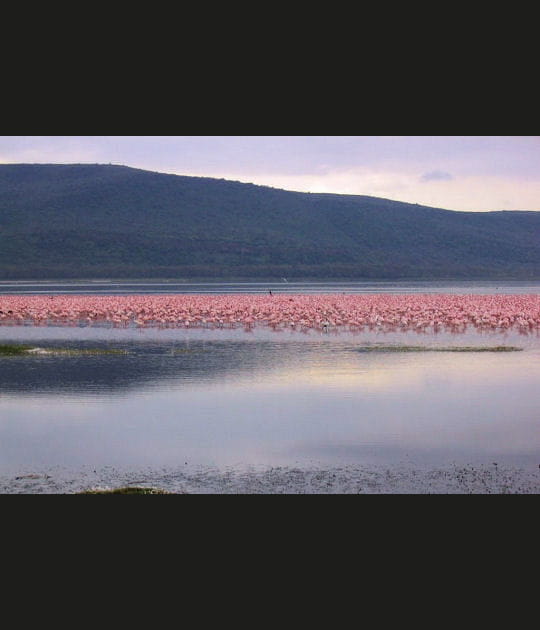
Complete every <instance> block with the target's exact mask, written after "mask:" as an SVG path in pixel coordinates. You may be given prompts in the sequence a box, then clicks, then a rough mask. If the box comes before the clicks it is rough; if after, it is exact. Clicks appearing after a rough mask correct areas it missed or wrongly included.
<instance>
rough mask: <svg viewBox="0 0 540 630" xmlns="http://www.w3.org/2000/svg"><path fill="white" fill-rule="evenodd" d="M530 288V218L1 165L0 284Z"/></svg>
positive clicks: (537, 242)
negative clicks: (499, 282) (411, 282)
mask: <svg viewBox="0 0 540 630" xmlns="http://www.w3.org/2000/svg"><path fill="white" fill-rule="evenodd" d="M282 276H286V277H290V278H327V279H328V278H336V279H337V278H348V279H362V278H373V279H394V278H395V279H397V278H418V279H430V278H433V279H437V278H471V279H476V278H501V279H503V278H515V279H533V278H535V279H538V278H540V212H517V211H514V212H453V211H451V210H442V209H438V208H429V207H425V206H419V205H416V204H409V203H402V202H397V201H390V200H385V199H378V198H376V197H368V196H359V195H334V194H314V193H299V192H291V191H285V190H279V189H274V188H269V187H264V186H255V185H253V184H243V183H240V182H234V181H227V180H221V179H212V178H203V177H185V176H178V175H167V174H163V173H154V172H149V171H143V170H139V169H134V168H129V167H125V166H114V165H80V164H79V165H77V164H73V165H30V164H12V165H0V279H44V278H183V277H185V278H203V277H204V278H263V277H264V278H271V277H282Z"/></svg>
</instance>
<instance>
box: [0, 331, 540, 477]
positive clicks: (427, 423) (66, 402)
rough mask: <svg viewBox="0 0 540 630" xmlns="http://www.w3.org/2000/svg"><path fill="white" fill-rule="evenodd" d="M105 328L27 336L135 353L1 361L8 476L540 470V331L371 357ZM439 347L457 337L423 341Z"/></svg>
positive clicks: (341, 347) (339, 346)
mask: <svg viewBox="0 0 540 630" xmlns="http://www.w3.org/2000/svg"><path fill="white" fill-rule="evenodd" d="M105 332H107V331H105ZM105 332H104V331H86V332H84V331H83V333H84V334H83V333H81V331H77V330H72V331H66V332H61V331H51V330H44V329H42V330H41V331H40V330H36V329H33V328H32V329H27V330H25V329H20V330H19V331H18V333H17V334H18V335H19V341H23V340H24V339H25V336H26V341H28V340H29V339H31V340H32V343H36V344H37V345H39V346H41V347H54V346H58V345H64V346H65V345H69V346H74V345H76V346H77V347H80V348H109V349H110V348H115V349H125V350H127V352H128V353H127V354H125V355H93V356H78V357H77V356H75V357H63V356H32V357H7V358H3V359H2V360H1V361H0V472H2V473H4V472H6V471H14V472H17V471H19V470H20V469H21V467H24V468H25V469H26V470H28V469H31V470H42V469H46V468H47V467H50V466H56V465H63V466H70V467H74V468H76V467H84V466H91V467H99V466H116V467H120V468H124V469H126V470H127V469H129V470H137V469H143V468H144V467H146V466H152V467H178V466H180V465H184V464H186V463H187V464H186V465H193V464H201V465H217V466H234V465H246V464H253V465H297V464H302V463H306V462H307V463H321V462H322V463H327V464H333V465H336V464H343V463H354V464H358V463H360V464H366V463H372V462H387V463H393V464H394V463H398V462H402V461H409V460H410V461H414V462H415V463H419V462H420V463H421V462H423V463H427V462H438V463H440V462H441V461H447V462H448V461H468V462H481V461H483V462H489V461H491V459H493V458H496V461H499V462H502V461H507V462H511V463H516V462H517V463H519V464H520V465H524V466H535V467H537V466H538V463H540V430H539V425H538V418H540V399H539V397H538V395H537V389H538V383H539V382H540V343H539V340H538V338H523V339H521V340H516V339H515V338H509V337H508V336H507V337H505V338H504V339H503V340H501V339H500V338H494V337H489V336H488V337H486V336H485V335H484V336H476V337H470V338H467V339H464V338H462V337H460V338H459V342H461V343H463V344H465V345H468V344H470V343H472V342H474V343H477V344H481V345H489V344H492V345H495V344H499V343H501V341H503V342H504V343H513V344H515V345H521V346H523V347H524V351H523V352H515V353H437V352H428V353H393V352H392V353H389V352H367V353H366V352H358V345H359V344H360V343H366V342H369V343H380V342H381V337H380V336H378V337H377V336H375V337H373V338H370V339H367V338H366V337H365V335H360V336H356V337H354V336H345V337H337V336H336V337H333V338H330V337H329V336H321V335H319V336H311V337H309V336H307V337H306V336H304V337H301V336H300V335H298V336H296V337H295V336H283V335H272V334H269V333H268V334H266V333H265V334H263V335H262V337H257V336H247V337H246V335H244V336H242V335H243V333H242V332H240V333H239V334H237V333H236V332H231V333H229V335H228V336H227V335H223V334H222V332H218V333H213V334H212V335H211V336H205V335H204V334H203V333H195V334H188V333H186V332H182V333H178V332H176V333H175V334H173V332H170V333H167V334H165V335H162V334H161V333H159V334H156V335H153V334H151V333H149V334H148V335H145V336H142V337H141V336H140V335H139V336H137V335H136V334H126V335H125V336H123V337H122V334H123V333H124V332H126V331H119V332H118V333H115V334H114V335H112V337H111V338H109V339H108V340H106V338H102V337H101V335H104V334H105ZM12 334H14V333H13V331H12ZM40 335H41V337H40ZM70 335H71V337H70ZM77 335H78V336H79V337H80V336H82V337H84V335H86V338H83V339H80V338H78V337H77ZM92 335H94V338H92V337H91V336H92ZM62 336H63V337H62ZM59 337H60V339H59ZM384 339H385V341H387V342H391V341H394V342H395V341H396V340H397V338H396V337H392V336H385V337H384ZM408 340H409V341H410V338H408ZM471 340H472V341H471ZM454 341H455V342H456V341H458V340H457V339H454ZM516 341H517V343H516ZM428 342H429V343H432V344H440V345H446V344H448V339H447V338H444V337H439V338H435V337H434V336H431V337H429V339H427V338H423V339H422V340H419V338H418V336H416V338H415V343H416V344H419V343H428Z"/></svg>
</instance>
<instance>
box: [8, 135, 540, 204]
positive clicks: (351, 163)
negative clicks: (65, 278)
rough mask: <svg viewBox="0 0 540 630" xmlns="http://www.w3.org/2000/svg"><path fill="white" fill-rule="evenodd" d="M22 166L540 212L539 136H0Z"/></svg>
mask: <svg viewBox="0 0 540 630" xmlns="http://www.w3.org/2000/svg"><path fill="white" fill-rule="evenodd" d="M14 163H34V164H53V163H55V164H73V163H77V164H84V163H90V164H109V163H110V164H121V165H124V166H132V167H135V168H141V169H145V170H149V171H157V172H161V173H171V174H176V175H194V176H203V177H216V178H224V179H229V180H234V181H241V182H249V183H253V184H260V185H264V186H272V187H274V188H282V189H285V190H296V191H301V192H326V193H340V194H354V195H370V196H374V197H383V198H385V199H393V200H396V201H407V202H410V203H418V204H421V205H427V206H433V207H436V208H445V209H447V210H459V211H482V212H484V211H490V210H535V211H538V210H540V136H0V164H14Z"/></svg>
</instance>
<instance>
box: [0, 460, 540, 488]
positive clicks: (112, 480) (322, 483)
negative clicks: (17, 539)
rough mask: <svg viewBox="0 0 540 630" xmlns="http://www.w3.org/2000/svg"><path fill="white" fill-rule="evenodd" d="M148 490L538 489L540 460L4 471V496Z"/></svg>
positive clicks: (0, 485)
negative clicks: (535, 463)
mask: <svg viewBox="0 0 540 630" xmlns="http://www.w3.org/2000/svg"><path fill="white" fill-rule="evenodd" d="M121 487H122V488H124V487H137V488H141V487H146V488H148V489H150V488H152V489H154V490H159V491H164V493H166V494H219V495H221V494H407V495H409V494H538V493H540V465H539V467H538V468H536V469H533V468H520V467H515V466H507V465H501V464H498V463H496V462H493V463H491V464H479V465H478V464H474V465H473V464H465V465H463V464H454V465H451V466H440V467H427V466H415V465H407V466H404V465H396V466H388V465H355V464H353V465H343V466H306V467H297V466H270V467H258V468H257V467H245V466H243V467H225V468H216V467H212V466H198V467H195V468H193V469H189V470H183V469H176V470H169V471H163V470H160V471H138V472H136V471H133V472H128V471H124V472H120V471H116V470H114V469H104V470H100V471H86V472H79V473H78V474H77V473H66V472H63V473H60V474H59V473H58V472H56V474H55V473H54V471H49V472H48V473H42V474H38V473H26V474H19V475H13V476H6V475H2V476H0V494H78V493H81V492H82V493H84V492H85V491H87V492H88V491H96V490H98V491H111V490H114V489H118V488H121Z"/></svg>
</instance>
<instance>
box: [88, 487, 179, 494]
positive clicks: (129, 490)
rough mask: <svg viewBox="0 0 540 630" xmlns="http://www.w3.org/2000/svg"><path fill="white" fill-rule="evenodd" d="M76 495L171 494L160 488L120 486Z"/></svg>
mask: <svg viewBox="0 0 540 630" xmlns="http://www.w3.org/2000/svg"><path fill="white" fill-rule="evenodd" d="M77 494H171V493H170V492H167V491H166V490H161V489H160V488H146V487H144V486H122V487H120V488H111V489H105V490H103V489H95V490H83V491H82V492H77Z"/></svg>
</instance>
